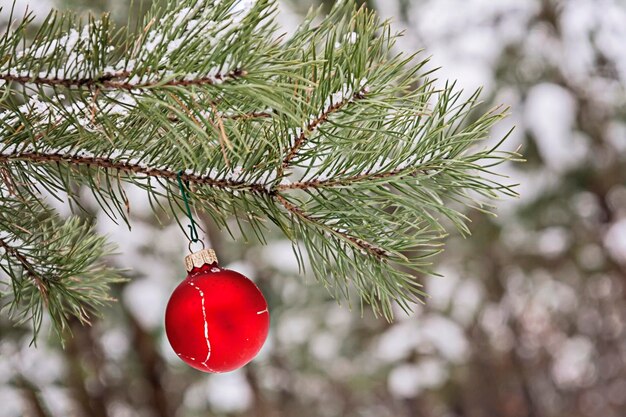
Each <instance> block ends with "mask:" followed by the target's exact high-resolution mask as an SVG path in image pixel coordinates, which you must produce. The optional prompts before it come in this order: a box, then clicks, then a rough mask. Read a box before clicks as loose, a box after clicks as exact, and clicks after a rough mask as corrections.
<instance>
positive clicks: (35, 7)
mask: <svg viewBox="0 0 626 417" xmlns="http://www.w3.org/2000/svg"><path fill="white" fill-rule="evenodd" d="M56 3H57V2H56V1H54V0H15V9H14V12H13V15H14V17H13V18H14V19H17V18H21V17H22V16H24V15H25V13H26V11H27V10H28V11H29V12H31V13H33V16H34V22H35V23H42V22H43V20H44V19H45V18H46V16H47V15H48V13H50V11H51V10H52V9H53V8H54V7H55V5H56ZM13 4H14V1H13V0H0V7H1V8H2V13H1V14H0V19H1V20H5V19H8V18H9V14H8V13H9V11H10V10H11V7H12V6H13Z"/></svg>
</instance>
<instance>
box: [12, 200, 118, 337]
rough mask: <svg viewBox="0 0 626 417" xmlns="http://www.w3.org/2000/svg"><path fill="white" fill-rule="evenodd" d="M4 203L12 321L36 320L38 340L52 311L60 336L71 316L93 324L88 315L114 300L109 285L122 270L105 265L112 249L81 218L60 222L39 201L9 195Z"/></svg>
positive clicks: (34, 325)
mask: <svg viewBox="0 0 626 417" xmlns="http://www.w3.org/2000/svg"><path fill="white" fill-rule="evenodd" d="M1 191H2V194H0V202H1V203H2V210H0V248H1V249H2V251H3V256H1V257H0V269H2V270H3V271H4V273H5V274H6V275H8V277H9V278H10V280H11V281H10V282H11V290H12V291H11V292H9V293H6V294H2V300H1V301H2V302H1V303H0V305H1V306H2V307H1V308H2V309H4V308H5V307H6V306H7V305H8V312H9V317H10V318H13V319H15V320H16V322H17V323H18V324H20V323H23V322H26V321H31V322H32V326H33V330H34V336H33V341H34V340H35V338H36V337H37V334H38V332H39V329H40V327H41V323H42V318H43V311H44V310H47V311H48V312H49V314H50V316H51V318H52V323H53V324H54V327H55V329H56V331H57V333H59V334H62V333H63V332H64V331H65V330H67V328H68V327H67V325H68V319H69V317H70V316H74V317H76V318H78V319H79V320H80V321H81V322H83V323H85V324H88V323H89V316H90V314H91V313H92V312H95V311H96V309H97V308H99V307H101V306H102V305H103V303H105V302H107V301H111V298H110V297H109V296H108V294H107V293H108V286H109V285H110V284H112V283H115V282H119V281H120V279H121V278H120V275H119V272H118V271H116V270H115V269H112V268H108V267H105V266H104V265H103V263H102V257H103V256H106V255H108V254H109V253H110V251H111V250H112V247H111V246H110V245H108V244H107V243H106V242H105V240H104V239H103V238H101V237H98V236H94V235H93V231H92V230H91V228H90V227H89V226H87V225H86V224H84V223H83V222H81V221H79V220H78V219H77V218H71V219H67V220H65V221H61V220H60V219H59V218H58V216H57V215H56V214H54V213H53V212H52V211H51V210H50V209H48V208H46V207H44V206H43V205H41V204H40V203H39V202H37V201H32V200H30V201H29V200H23V199H14V198H10V197H5V196H4V191H6V190H1Z"/></svg>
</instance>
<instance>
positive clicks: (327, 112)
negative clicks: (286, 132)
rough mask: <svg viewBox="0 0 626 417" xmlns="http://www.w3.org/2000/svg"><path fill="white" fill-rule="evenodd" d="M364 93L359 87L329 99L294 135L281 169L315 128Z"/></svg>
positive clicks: (285, 166) (360, 97) (363, 89)
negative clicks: (336, 97) (341, 95)
mask: <svg viewBox="0 0 626 417" xmlns="http://www.w3.org/2000/svg"><path fill="white" fill-rule="evenodd" d="M366 93H367V88H366V87H363V88H361V90H359V91H357V92H356V93H354V94H352V95H351V96H349V97H343V98H342V99H341V101H339V102H336V103H333V102H332V100H331V104H330V106H328V107H327V108H326V109H324V110H323V111H322V112H321V113H320V115H319V116H317V117H313V118H312V120H311V121H309V123H308V124H307V125H306V127H305V129H303V130H302V132H300V133H299V134H298V135H297V136H296V137H295V139H294V141H293V145H292V146H291V148H289V150H288V151H287V154H286V155H285V158H284V159H283V162H282V169H283V170H284V169H285V168H287V167H288V166H289V164H290V162H291V160H292V159H294V158H295V157H296V155H297V154H298V151H299V150H300V148H302V146H304V145H305V143H306V141H307V139H308V137H309V136H310V135H312V134H313V133H314V132H315V130H317V129H318V128H319V127H320V126H321V125H322V124H323V123H324V122H326V121H327V120H328V118H329V117H330V116H331V115H332V114H333V113H336V112H339V111H340V110H341V109H343V108H344V107H345V106H347V105H348V104H349V103H352V102H353V101H354V100H359V99H363V98H365V94H366Z"/></svg>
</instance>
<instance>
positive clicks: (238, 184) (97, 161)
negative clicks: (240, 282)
mask: <svg viewBox="0 0 626 417" xmlns="http://www.w3.org/2000/svg"><path fill="white" fill-rule="evenodd" d="M12 161H25V162H29V163H34V164H39V163H51V162H55V163H56V162H64V163H67V164H70V165H75V166H87V167H96V168H100V169H105V170H106V169H112V170H115V171H119V172H123V173H127V174H141V175H144V176H146V177H158V178H164V179H168V180H171V181H175V180H176V178H177V175H178V172H177V171H174V170H171V169H162V168H152V167H148V166H146V165H144V164H141V163H139V162H132V161H115V160H113V159H111V158H105V157H100V156H98V157H95V156H78V155H71V154H60V153H44V152H28V151H27V152H22V151H18V150H15V151H13V152H3V153H2V154H0V162H12ZM181 179H182V180H183V181H187V182H191V183H193V184H198V185H206V186H209V187H215V188H220V189H225V190H247V191H251V192H258V193H267V190H266V188H265V187H264V186H263V185H261V184H248V183H246V182H244V181H235V180H227V179H215V178H211V177H209V176H206V175H200V174H196V173H193V172H189V171H183V172H182V173H181Z"/></svg>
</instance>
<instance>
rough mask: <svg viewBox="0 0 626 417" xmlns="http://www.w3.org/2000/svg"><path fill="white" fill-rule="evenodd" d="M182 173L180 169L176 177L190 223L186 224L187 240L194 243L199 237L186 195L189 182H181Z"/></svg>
mask: <svg viewBox="0 0 626 417" xmlns="http://www.w3.org/2000/svg"><path fill="white" fill-rule="evenodd" d="M182 174H183V171H180V172H179V173H178V174H177V175H176V179H177V180H178V188H180V194H181V196H182V197H183V202H184V203H185V208H186V209H187V217H188V218H189V223H190V225H189V226H187V227H189V240H190V241H191V242H190V243H196V242H199V241H200V239H199V238H198V230H197V229H196V222H195V221H194V220H193V215H192V214H191V207H189V196H188V195H187V188H189V182H188V181H185V184H186V185H187V186H186V187H185V184H183V179H182V177H181V176H182Z"/></svg>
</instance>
